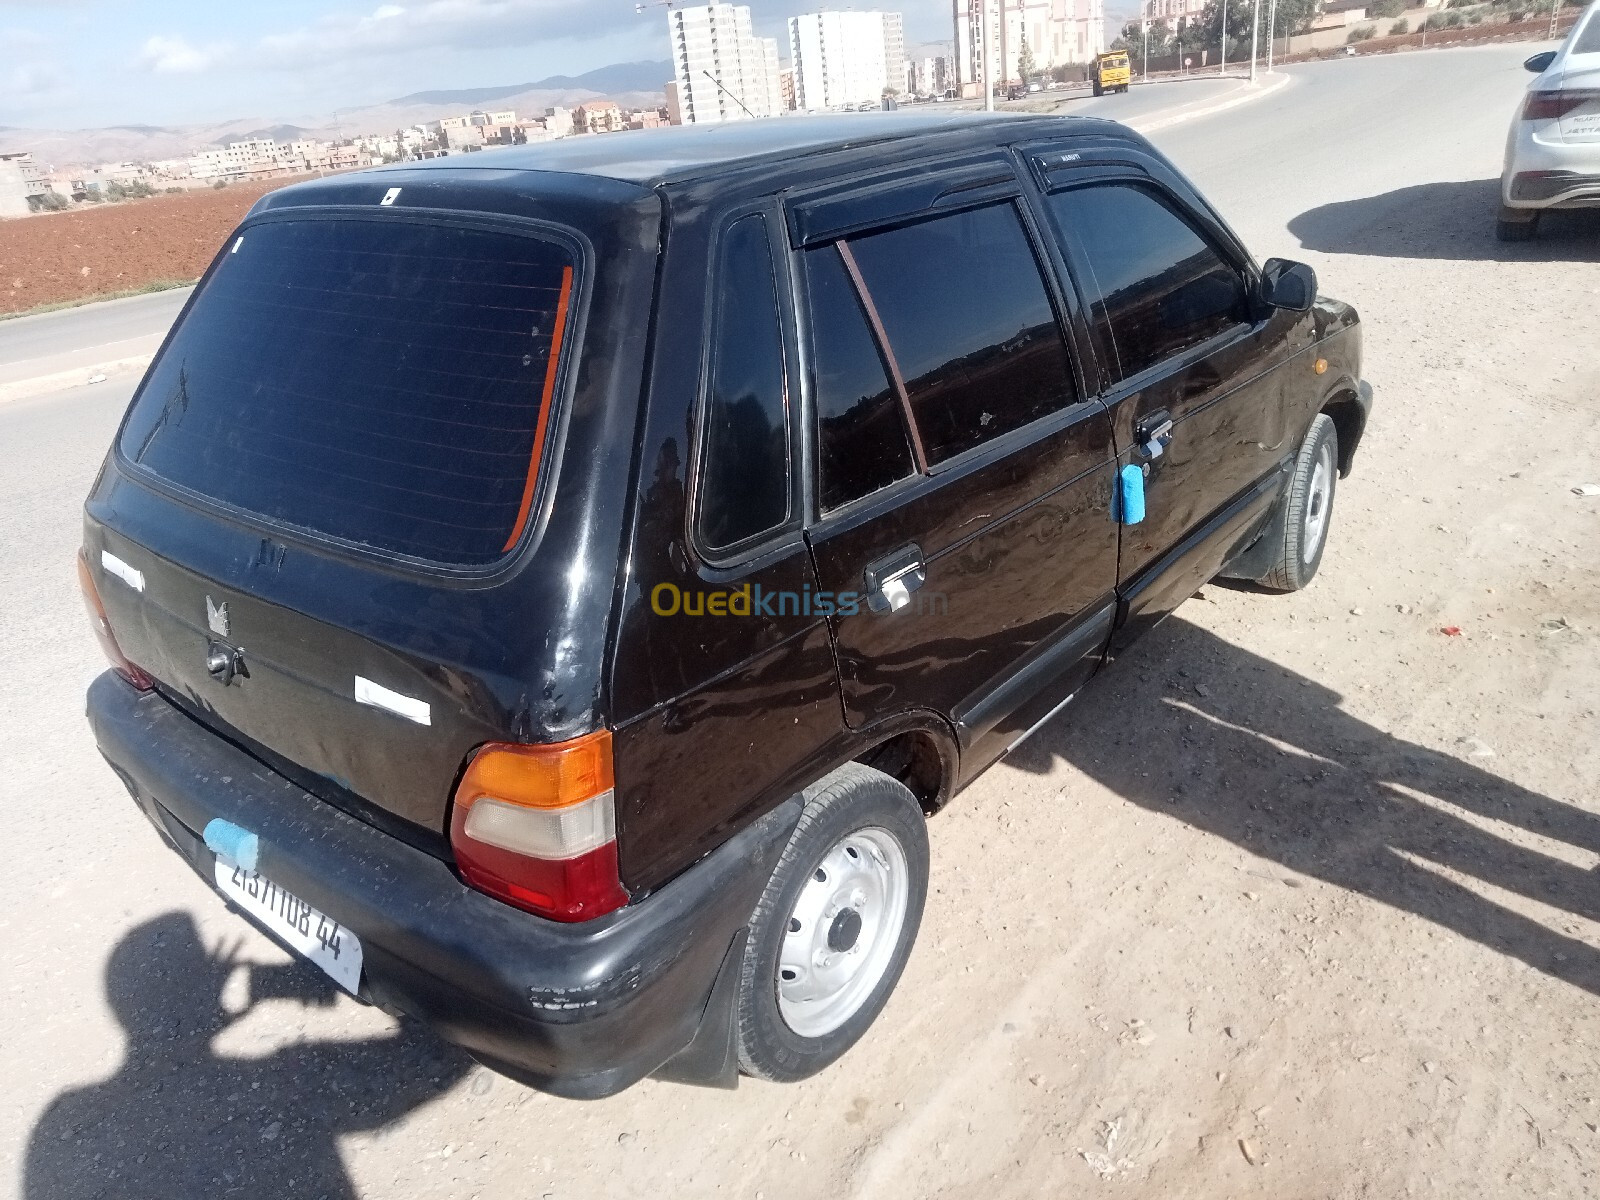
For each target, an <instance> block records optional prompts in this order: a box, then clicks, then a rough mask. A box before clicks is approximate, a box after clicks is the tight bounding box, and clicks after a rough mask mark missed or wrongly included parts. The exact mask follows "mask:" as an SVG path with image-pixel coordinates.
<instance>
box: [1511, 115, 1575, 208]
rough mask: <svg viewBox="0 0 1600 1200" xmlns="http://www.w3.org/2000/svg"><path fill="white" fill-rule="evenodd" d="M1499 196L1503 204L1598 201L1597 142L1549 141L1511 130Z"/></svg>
mask: <svg viewBox="0 0 1600 1200" xmlns="http://www.w3.org/2000/svg"><path fill="white" fill-rule="evenodd" d="M1500 199H1501V201H1502V202H1503V203H1504V204H1505V206H1506V207H1507V208H1525V209H1532V210H1538V209H1547V208H1589V207H1593V206H1595V205H1596V204H1600V142H1561V141H1552V140H1550V139H1548V138H1545V137H1540V136H1538V135H1537V134H1535V133H1533V132H1531V131H1529V132H1522V131H1513V134H1512V138H1511V143H1510V146H1509V147H1508V149H1507V152H1506V168H1505V174H1504V175H1503V176H1502V178H1501V181H1500Z"/></svg>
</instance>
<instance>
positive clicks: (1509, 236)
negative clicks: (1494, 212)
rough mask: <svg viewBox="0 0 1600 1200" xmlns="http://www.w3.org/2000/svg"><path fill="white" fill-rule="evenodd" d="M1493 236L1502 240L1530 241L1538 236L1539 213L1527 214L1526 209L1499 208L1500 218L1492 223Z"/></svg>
mask: <svg viewBox="0 0 1600 1200" xmlns="http://www.w3.org/2000/svg"><path fill="white" fill-rule="evenodd" d="M1494 236H1495V237H1496V238H1498V239H1499V240H1500V241H1502V242H1531V241H1533V239H1534V238H1536V237H1538V236H1539V213H1538V212H1534V213H1533V215H1532V216H1529V215H1527V212H1526V210H1522V209H1515V208H1505V207H1502V208H1501V209H1500V219H1499V220H1497V221H1496V222H1495V223H1494Z"/></svg>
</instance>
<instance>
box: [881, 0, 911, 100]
mask: <svg viewBox="0 0 1600 1200" xmlns="http://www.w3.org/2000/svg"><path fill="white" fill-rule="evenodd" d="M879 15H880V16H881V17H882V18H883V74H884V87H885V88H886V89H887V90H889V91H891V92H903V91H905V90H906V18H905V14H904V13H897V12H886V13H880V14H879Z"/></svg>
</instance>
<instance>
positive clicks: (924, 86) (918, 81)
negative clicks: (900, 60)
mask: <svg viewBox="0 0 1600 1200" xmlns="http://www.w3.org/2000/svg"><path fill="white" fill-rule="evenodd" d="M953 86H955V85H954V83H953V82H952V81H951V78H950V60H949V59H948V58H945V57H944V56H943V55H936V56H931V57H928V58H918V59H914V60H912V61H911V62H910V63H907V64H906V90H907V91H909V92H913V93H915V94H916V95H918V96H942V95H944V93H945V92H946V91H947V90H948V89H949V88H951V87H953Z"/></svg>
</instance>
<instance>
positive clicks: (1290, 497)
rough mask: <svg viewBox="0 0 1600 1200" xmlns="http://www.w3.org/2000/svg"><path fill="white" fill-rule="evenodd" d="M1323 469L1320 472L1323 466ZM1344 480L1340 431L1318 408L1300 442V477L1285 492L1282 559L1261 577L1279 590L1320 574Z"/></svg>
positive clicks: (1297, 471) (1297, 463)
mask: <svg viewBox="0 0 1600 1200" xmlns="http://www.w3.org/2000/svg"><path fill="white" fill-rule="evenodd" d="M1319 468H1320V470H1321V472H1322V474H1321V475H1320V476H1319V475H1318V470H1319ZM1338 482H1339V431H1338V430H1337V429H1335V428H1334V425H1333V419H1332V418H1331V417H1329V416H1328V415H1327V414H1326V413H1320V414H1318V416H1317V418H1316V420H1314V421H1312V422H1311V428H1310V429H1309V430H1308V431H1307V432H1306V437H1305V441H1303V442H1301V443H1300V453H1299V455H1298V456H1297V457H1296V459H1295V464H1294V478H1292V479H1291V480H1290V481H1289V488H1288V491H1287V492H1286V493H1285V495H1284V502H1285V504H1286V505H1287V512H1286V513H1285V516H1284V522H1283V543H1282V545H1281V546H1280V547H1279V548H1278V557H1277V560H1276V561H1275V562H1274V563H1273V564H1272V566H1271V568H1269V569H1268V571H1267V573H1266V574H1265V575H1263V576H1262V577H1261V579H1260V580H1259V582H1260V583H1261V584H1262V586H1264V587H1269V588H1271V589H1272V590H1273V591H1277V592H1298V591H1299V590H1300V589H1301V588H1303V587H1305V586H1306V585H1307V584H1308V583H1310V582H1311V581H1312V580H1313V579H1315V578H1316V576H1317V568H1319V567H1320V566H1322V552H1323V551H1324V550H1326V549H1327V548H1328V531H1329V527H1330V526H1331V525H1332V523H1333V498H1334V495H1335V493H1336V492H1337V490H1338Z"/></svg>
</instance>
